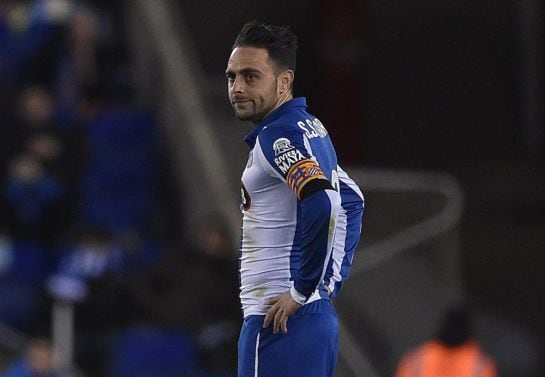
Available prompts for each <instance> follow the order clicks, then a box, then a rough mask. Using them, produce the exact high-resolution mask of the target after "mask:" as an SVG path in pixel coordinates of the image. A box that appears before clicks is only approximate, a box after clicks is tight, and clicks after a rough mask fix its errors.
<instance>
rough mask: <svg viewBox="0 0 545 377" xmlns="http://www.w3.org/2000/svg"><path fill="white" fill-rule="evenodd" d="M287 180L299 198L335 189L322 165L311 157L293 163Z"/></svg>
mask: <svg viewBox="0 0 545 377" xmlns="http://www.w3.org/2000/svg"><path fill="white" fill-rule="evenodd" d="M287 182H288V185H289V186H290V188H291V189H292V190H293V192H294V193H295V195H296V196H297V198H298V199H299V200H303V199H305V198H307V197H309V196H310V195H312V194H314V193H315V192H316V191H319V190H333V187H332V186H331V183H330V182H329V181H328V180H327V178H326V176H325V174H324V173H323V171H322V169H321V168H320V166H319V165H318V164H317V163H316V161H314V160H311V159H306V160H302V161H299V162H298V163H297V164H295V165H293V166H292V167H291V169H290V170H289V171H288V174H287Z"/></svg>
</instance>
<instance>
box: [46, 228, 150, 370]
mask: <svg viewBox="0 0 545 377" xmlns="http://www.w3.org/2000/svg"><path fill="white" fill-rule="evenodd" d="M123 241H124V242H123V246H127V245H128V244H131V248H130V249H126V248H122V247H121V244H120V243H119V242H118V240H117V239H115V238H114V235H112V234H111V233H110V232H108V231H106V230H103V229H101V228H93V227H84V228H83V229H82V230H81V231H80V232H79V235H78V236H77V237H76V239H75V241H73V242H70V243H69V244H68V245H67V246H66V247H65V248H64V249H65V250H64V251H63V252H62V253H61V254H62V256H61V257H60V261H59V265H58V269H57V271H56V273H55V274H54V275H52V276H51V277H50V278H49V281H48V284H47V286H48V290H49V292H50V294H51V295H52V296H53V298H54V299H55V300H59V301H64V302H71V303H73V305H74V307H75V310H74V313H75V332H76V334H77V335H76V339H75V341H76V344H75V359H76V363H77V365H78V366H80V367H81V368H82V370H84V371H85V372H86V373H88V374H89V375H92V376H93V377H99V376H102V375H103V373H104V367H105V364H106V362H107V361H108V357H109V355H110V345H111V342H112V334H113V332H114V331H117V330H118V329H120V328H123V327H126V326H127V325H128V324H130V323H131V321H132V320H133V318H134V305H133V303H132V297H131V296H130V294H129V291H128V289H129V285H128V283H127V281H128V280H127V279H128V276H129V275H128V274H129V273H130V272H131V270H132V268H139V266H140V263H142V260H144V263H145V261H147V260H149V259H147V258H149V256H148V255H147V254H146V253H147V250H146V249H147V248H146V246H147V245H144V244H142V243H141V242H138V241H135V240H134V239H132V240H131V242H128V241H127V240H126V239H124V240H123Z"/></svg>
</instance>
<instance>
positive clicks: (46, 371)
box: [0, 0, 545, 377]
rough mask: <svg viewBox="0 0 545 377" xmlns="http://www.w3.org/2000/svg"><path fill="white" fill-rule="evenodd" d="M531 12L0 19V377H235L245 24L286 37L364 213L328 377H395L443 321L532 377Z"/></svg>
mask: <svg viewBox="0 0 545 377" xmlns="http://www.w3.org/2000/svg"><path fill="white" fill-rule="evenodd" d="M544 16H545V6H544V5H543V3H542V2H540V1H538V0H518V1H514V0H495V1H491V0H472V1H469V0H458V1H442V2H436V1H430V0H411V1H400V0H396V1H392V0H380V1H379V0H361V1H358V0H339V1H335V2H334V3H333V2H329V1H322V0H320V1H307V0H299V1H278V0H277V1H270V0H264V1H261V2H259V3H256V2H250V1H246V0H232V1H230V2H226V3H221V2H212V1H206V0H200V1H193V0H182V1H174V0H154V1H146V0H133V1H116V2H109V1H103V0H89V1H83V0H0V88H1V90H0V119H1V122H0V127H1V130H2V133H1V136H0V144H1V145H0V168H1V176H0V207H1V211H0V375H2V376H6V377H15V376H19V377H23V376H49V377H52V376H58V377H59V376H88V377H101V376H110V377H170V376H200V377H206V376H208V377H213V376H216V377H220V376H223V377H227V376H233V375H234V374H233V373H234V372H233V371H234V370H235V367H236V362H235V357H236V356H235V351H236V339H237V336H238V329H239V326H240V322H241V318H240V317H241V313H240V309H239V304H238V299H237V273H236V269H237V256H238V250H237V248H238V245H237V240H238V237H239V228H240V213H239V209H238V207H239V203H240V199H239V197H240V194H239V177H240V174H241V172H242V169H243V167H244V165H245V163H246V157H247V153H248V150H247V147H246V145H245V144H244V143H243V142H242V138H243V137H244V135H245V134H246V133H248V132H249V131H250V130H251V125H250V124H245V123H242V122H239V121H237V120H236V119H234V116H233V115H232V111H231V109H230V106H229V103H228V101H227V98H226V94H227V93H226V82H225V76H224V71H225V67H226V62H227V59H228V56H229V53H230V50H231V45H232V42H233V41H234V39H235V37H236V35H237V33H238V31H239V30H240V28H241V26H242V24H243V23H244V22H245V21H248V20H252V19H258V20H261V21H264V22H267V23H273V24H287V25H290V27H291V29H292V30H293V31H294V32H295V34H297V35H298V37H299V45H300V47H299V53H298V61H297V70H296V84H295V95H297V96H306V97H307V100H308V103H309V107H310V111H311V112H312V113H314V114H315V115H317V116H318V117H319V118H320V119H321V121H322V122H323V123H324V125H325V126H326V127H327V129H328V131H329V133H330V134H331V136H332V138H333V141H334V143H335V145H336V149H337V153H338V156H339V161H340V164H341V165H342V166H343V167H344V168H345V169H346V170H347V171H348V172H349V174H350V175H351V176H352V177H353V178H354V179H355V180H356V181H357V182H358V184H359V185H360V187H361V188H362V191H363V192H364V194H365V196H366V213H365V216H364V226H363V236H362V240H361V242H360V246H359V250H358V253H357V255H356V259H355V262H354V268H353V271H352V276H351V279H350V280H349V282H348V283H347V284H346V286H345V288H344V292H343V294H342V295H341V296H340V297H339V298H338V299H337V302H336V307H337V310H338V313H339V318H340V320H341V324H342V327H341V330H342V333H341V339H340V349H341V351H340V357H339V367H338V370H337V374H336V376H337V377H352V376H393V375H394V372H395V370H396V367H397V365H398V363H399V360H400V359H401V357H402V355H403V354H405V353H406V352H407V351H408V350H411V349H413V348H414V347H416V346H418V345H419V344H421V343H422V342H424V341H426V340H428V339H430V338H432V337H433V336H434V335H435V333H436V330H437V327H438V326H439V324H440V322H441V320H442V318H443V316H444V315H445V313H446V312H447V311H448V309H449V308H450V307H451V306H453V305H455V304H459V303H464V304H465V305H466V306H467V307H468V308H469V313H470V318H471V323H472V329H473V335H474V337H475V338H476V339H478V340H479V342H480V343H481V344H482V345H483V348H484V349H485V350H486V352H487V353H488V354H489V355H490V356H491V357H492V358H493V359H494V361H495V363H496V365H497V368H498V371H499V375H500V376H513V377H522V376H525V377H526V376H528V377H534V376H542V375H543V374H544V373H545V366H544V365H543V364H544V363H543V359H544V357H545V355H544V350H545V297H544V295H543V293H542V291H543V286H544V283H543V276H544V274H545V254H544V252H545V169H544V168H543V164H544V161H545V146H544V144H545V123H544V122H545V118H544V113H543V108H544V89H545V85H544V82H545V81H544V79H545V78H544V68H545V63H544V61H545V60H544V59H545V58H544V56H543V53H544V51H543V45H544V43H543V42H544V39H545V38H544V35H545V34H544V33H545V26H544V23H543V19H544ZM25 373H26V374H25Z"/></svg>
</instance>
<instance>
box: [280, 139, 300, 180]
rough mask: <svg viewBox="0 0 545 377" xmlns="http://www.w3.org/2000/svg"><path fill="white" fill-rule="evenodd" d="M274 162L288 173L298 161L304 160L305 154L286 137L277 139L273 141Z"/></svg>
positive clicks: (284, 172)
mask: <svg viewBox="0 0 545 377" xmlns="http://www.w3.org/2000/svg"><path fill="white" fill-rule="evenodd" d="M273 149H274V155H275V156H276V157H275V158H274V163H275V164H276V166H278V169H280V171H281V172H282V174H284V175H285V174H287V172H288V171H289V170H290V168H291V167H292V166H293V165H294V164H296V163H297V162H299V161H301V160H304V159H305V156H304V155H303V153H301V152H300V151H299V150H298V149H296V148H295V147H294V146H292V145H291V143H290V141H289V140H288V139H286V138H284V137H282V138H280V139H277V140H276V141H275V142H274V143H273Z"/></svg>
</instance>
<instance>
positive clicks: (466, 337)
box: [395, 307, 497, 377]
mask: <svg viewBox="0 0 545 377" xmlns="http://www.w3.org/2000/svg"><path fill="white" fill-rule="evenodd" d="M496 376H497V372H496V366H495V363H494V361H493V360H492V359H491V358H490V357H489V356H488V355H486V354H485V352H484V351H483V349H482V348H481V346H480V345H479V343H478V342H477V339H476V338H475V336H474V334H473V330H472V328H471V324H470V319H469V313H468V311H467V309H466V308H464V307H454V308H452V309H450V310H449V311H448V312H447V314H446V316H445V318H444V319H443V322H442V323H441V326H440V328H439V331H438V334H437V336H436V338H435V339H431V340H429V341H428V342H426V343H424V344H423V345H421V346H420V347H418V348H416V349H415V350H413V351H411V352H409V353H407V354H406V355H405V356H404V357H403V359H402V360H401V363H400V364H399V367H398V369H397V372H396V374H395V377H496Z"/></svg>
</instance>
